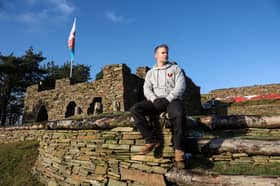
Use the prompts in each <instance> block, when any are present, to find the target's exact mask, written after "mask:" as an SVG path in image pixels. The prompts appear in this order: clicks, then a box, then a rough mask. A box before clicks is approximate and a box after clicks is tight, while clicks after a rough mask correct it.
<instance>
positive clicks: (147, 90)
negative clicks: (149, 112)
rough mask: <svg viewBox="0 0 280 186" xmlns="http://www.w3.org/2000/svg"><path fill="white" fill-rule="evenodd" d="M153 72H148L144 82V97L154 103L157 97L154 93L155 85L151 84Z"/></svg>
mask: <svg viewBox="0 0 280 186" xmlns="http://www.w3.org/2000/svg"><path fill="white" fill-rule="evenodd" d="M150 78H151V71H148V72H147V74H146V77H145V82H144V87H143V88H144V95H145V97H146V98H147V100H149V101H152V102H154V100H155V99H156V98H157V97H156V95H155V94H154V92H153V85H152V83H151V80H150Z"/></svg>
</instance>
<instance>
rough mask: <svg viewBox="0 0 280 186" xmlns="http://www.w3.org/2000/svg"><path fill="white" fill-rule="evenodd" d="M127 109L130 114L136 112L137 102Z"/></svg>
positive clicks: (137, 108)
mask: <svg viewBox="0 0 280 186" xmlns="http://www.w3.org/2000/svg"><path fill="white" fill-rule="evenodd" d="M129 111H130V112H131V113H132V114H134V113H138V112H139V106H138V104H137V103H136V104H134V105H133V106H132V107H131V108H130V109H129Z"/></svg>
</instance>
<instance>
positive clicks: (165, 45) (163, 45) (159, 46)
mask: <svg viewBox="0 0 280 186" xmlns="http://www.w3.org/2000/svg"><path fill="white" fill-rule="evenodd" d="M159 48H165V49H166V50H167V51H168V50H169V48H168V45H167V44H161V45H158V46H156V48H155V49H154V53H156V52H157V50H158V49H159Z"/></svg>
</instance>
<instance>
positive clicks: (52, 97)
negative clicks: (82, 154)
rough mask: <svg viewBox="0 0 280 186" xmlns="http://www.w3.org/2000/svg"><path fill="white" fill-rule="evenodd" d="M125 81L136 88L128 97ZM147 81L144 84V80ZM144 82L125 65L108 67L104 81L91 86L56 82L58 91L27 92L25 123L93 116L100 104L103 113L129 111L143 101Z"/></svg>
mask: <svg viewBox="0 0 280 186" xmlns="http://www.w3.org/2000/svg"><path fill="white" fill-rule="evenodd" d="M125 81H130V85H132V86H131V87H130V89H129V94H125V91H126V90H125V86H126V85H125V84H124V82H125ZM142 81H143V80H142ZM141 85H142V82H141V80H139V78H138V79H136V78H135V75H132V74H131V73H130V69H129V68H128V67H127V66H126V65H124V64H117V65H107V66H105V67H104V68H103V79H100V80H97V81H93V82H91V83H78V84H74V85H71V84H70V80H69V79H61V80H57V81H56V85H55V89H51V90H45V91H41V92H38V85H33V86H30V87H28V88H27V91H26V97H25V103H24V105H25V106H24V121H25V122H33V121H44V120H50V121H51V120H57V119H63V118H66V117H69V116H72V115H82V116H86V115H91V114H93V113H94V107H95V105H96V103H97V102H100V103H101V104H102V110H103V112H117V111H125V110H128V109H129V108H130V107H131V106H132V104H133V103H135V102H137V101H138V100H139V98H138V96H139V95H138V94H139V93H138V91H139V90H138V89H136V87H141Z"/></svg>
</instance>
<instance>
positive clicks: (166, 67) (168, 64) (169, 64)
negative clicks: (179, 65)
mask: <svg viewBox="0 0 280 186" xmlns="http://www.w3.org/2000/svg"><path fill="white" fill-rule="evenodd" d="M171 66H172V64H171V63H170V62H167V63H166V64H165V65H163V66H162V67H158V66H157V65H155V66H153V69H155V70H165V69H168V68H169V67H171Z"/></svg>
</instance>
